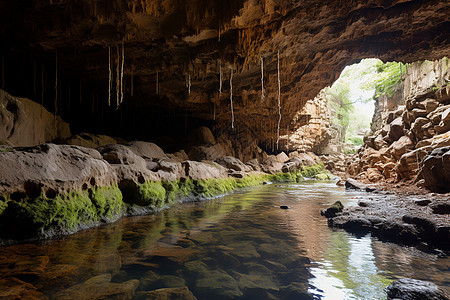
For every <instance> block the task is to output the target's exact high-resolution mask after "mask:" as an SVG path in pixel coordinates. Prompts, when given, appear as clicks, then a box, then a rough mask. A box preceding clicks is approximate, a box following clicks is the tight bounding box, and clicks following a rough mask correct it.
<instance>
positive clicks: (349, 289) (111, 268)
mask: <svg viewBox="0 0 450 300" xmlns="http://www.w3.org/2000/svg"><path fill="white" fill-rule="evenodd" d="M365 197H367V194H365V193H359V192H346V191H345V190H344V189H343V188H342V187H337V186H335V184H334V182H313V181H307V182H304V183H301V184H273V185H265V186H260V187H255V188H252V189H249V190H245V191H240V192H237V193H233V194H231V195H227V196H224V197H219V198H216V199H213V200H208V201H204V202H195V203H181V204H178V205H175V206H173V207H172V208H170V209H167V210H164V211H162V212H160V213H157V214H154V215H149V216H142V217H133V218H124V219H122V220H119V221H118V222H116V223H114V224H110V225H105V226H101V227H98V228H94V229H90V230H87V231H84V232H80V233H77V234H75V235H72V236H68V237H65V238H63V239H58V240H51V241H46V242H43V243H30V244H21V245H12V246H8V247H3V248H0V295H1V290H2V287H1V285H2V284H1V283H2V282H3V283H8V285H7V286H5V285H6V284H4V286H3V290H5V289H12V288H13V285H14V284H11V283H10V282H11V281H8V278H9V279H10V278H12V277H14V278H17V279H19V280H20V281H21V282H26V283H29V284H31V285H32V286H27V287H28V288H30V289H35V291H37V292H39V293H41V292H42V293H43V294H45V295H46V296H48V297H49V298H55V299H58V298H60V296H61V294H60V293H61V292H62V291H64V290H66V289H69V288H70V287H72V286H76V285H78V284H81V283H83V282H85V281H86V280H88V279H89V278H92V277H94V276H97V275H101V274H111V277H112V282H113V283H123V282H127V281H129V280H131V279H137V280H139V286H138V287H137V290H136V296H139V294H140V293H142V292H143V291H150V290H154V289H158V288H165V287H176V286H188V288H189V289H190V290H191V291H192V292H193V294H194V295H195V296H196V297H197V298H198V299H339V300H341V299H386V295H385V293H384V291H383V289H384V288H385V287H386V286H387V285H389V283H390V282H391V281H392V280H395V279H397V278H401V277H411V278H415V279H421V280H428V281H432V282H434V283H436V284H437V285H439V286H441V287H443V288H444V289H446V290H447V292H448V286H450V284H449V283H450V271H449V266H450V260H449V259H448V258H438V257H436V256H434V255H431V254H425V253H423V252H420V251H417V250H415V249H414V248H406V247H401V246H398V245H395V244H391V243H384V242H381V241H379V240H377V239H375V238H372V237H370V235H367V236H362V237H356V236H354V235H351V234H348V233H346V232H345V231H342V230H332V229H330V228H328V227H327V221H326V219H325V218H323V217H322V216H320V209H323V208H325V207H326V206H327V205H329V204H331V203H333V202H335V201H337V200H340V201H341V202H342V203H343V204H344V205H356V203H357V201H358V199H360V198H365ZM280 205H288V206H289V207H290V209H287V210H284V209H280V208H279V206H280ZM76 289H78V288H76ZM78 290H82V288H79V289H78ZM87 290H88V289H87ZM70 291H71V290H70V289H69V290H67V291H66V295H67V293H70ZM72 291H73V289H72ZM85 296H86V298H87V297H88V295H85Z"/></svg>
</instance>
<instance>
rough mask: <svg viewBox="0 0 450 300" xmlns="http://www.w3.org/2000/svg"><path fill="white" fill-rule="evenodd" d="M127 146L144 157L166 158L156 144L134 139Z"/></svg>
mask: <svg viewBox="0 0 450 300" xmlns="http://www.w3.org/2000/svg"><path fill="white" fill-rule="evenodd" d="M127 146H128V147H129V148H130V150H131V151H133V152H134V153H135V154H136V155H138V156H140V157H142V158H146V159H162V158H167V155H166V154H165V153H164V151H163V150H162V149H161V148H160V147H159V146H158V145H156V144H154V143H149V142H142V141H134V142H131V143H128V144H127Z"/></svg>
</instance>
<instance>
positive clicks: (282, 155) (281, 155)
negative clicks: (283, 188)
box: [277, 152, 289, 163]
mask: <svg viewBox="0 0 450 300" xmlns="http://www.w3.org/2000/svg"><path fill="white" fill-rule="evenodd" d="M277 160H278V161H279V162H280V163H284V162H287V161H288V160H289V156H287V155H286V153H284V152H281V153H279V154H277Z"/></svg>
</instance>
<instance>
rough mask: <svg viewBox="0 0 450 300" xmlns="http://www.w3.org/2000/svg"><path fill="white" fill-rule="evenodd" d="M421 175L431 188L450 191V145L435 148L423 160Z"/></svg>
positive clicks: (426, 184) (436, 190) (438, 190)
mask: <svg viewBox="0 0 450 300" xmlns="http://www.w3.org/2000/svg"><path fill="white" fill-rule="evenodd" d="M420 175H421V177H422V178H423V179H425V186H426V187H427V188H429V189H430V190H432V191H435V192H440V193H447V192H450V146H448V147H442V148H436V149H434V150H433V151H432V152H431V154H430V155H429V156H427V157H426V158H425V160H424V161H423V167H422V169H421V172H420Z"/></svg>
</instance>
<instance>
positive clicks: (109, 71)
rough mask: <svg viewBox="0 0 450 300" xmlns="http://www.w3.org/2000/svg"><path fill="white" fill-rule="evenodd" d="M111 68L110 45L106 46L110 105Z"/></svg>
mask: <svg viewBox="0 0 450 300" xmlns="http://www.w3.org/2000/svg"><path fill="white" fill-rule="evenodd" d="M111 75H112V70H111V46H108V77H109V82H108V106H111V86H112V76H111Z"/></svg>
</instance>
